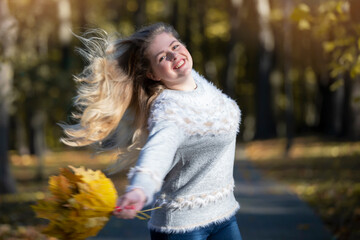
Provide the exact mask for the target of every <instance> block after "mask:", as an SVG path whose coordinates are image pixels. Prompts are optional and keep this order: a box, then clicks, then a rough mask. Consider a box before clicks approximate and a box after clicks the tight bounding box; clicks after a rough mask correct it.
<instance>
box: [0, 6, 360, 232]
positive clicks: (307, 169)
mask: <svg viewBox="0 0 360 240" xmlns="http://www.w3.org/2000/svg"><path fill="white" fill-rule="evenodd" d="M359 10H360V1H358V0H335V1H332V0H198V1H191V0H182V1H180V0H169V1H162V0H0V194H1V195H0V208H1V217H0V237H1V236H2V235H1V234H10V233H9V231H10V230H11V231H15V232H16V234H22V233H20V232H21V231H23V232H25V233H24V234H27V233H26V232H29V231H35V232H36V230H34V229H32V228H27V230H24V229H22V230H19V229H18V227H19V226H20V227H23V226H35V225H38V224H41V222H40V221H38V220H35V219H34V217H33V215H31V214H32V212H31V210H30V209H29V208H28V207H27V205H29V203H31V201H34V200H36V199H41V198H44V197H45V196H46V194H47V191H48V190H47V189H46V184H47V179H48V176H49V175H51V174H57V171H58V168H59V167H64V166H67V165H68V164H73V165H84V166H86V167H92V168H98V169H103V168H104V167H105V166H106V165H107V164H109V163H110V162H111V161H112V156H109V155H101V156H95V157H92V158H91V156H90V154H91V151H90V150H88V149H80V150H77V149H71V148H68V147H65V146H64V145H63V144H61V143H60V142H59V138H60V137H61V136H62V132H61V129H60V127H59V126H58V125H57V123H59V122H62V121H67V122H68V121H69V114H70V112H71V111H72V99H73V97H75V95H76V86H75V84H74V82H73V80H72V76H73V75H76V74H78V73H80V72H81V70H82V68H83V67H84V65H85V64H86V63H85V62H83V61H82V59H81V58H80V56H79V55H78V54H76V52H75V51H74V50H75V48H76V47H81V43H80V42H79V41H78V40H77V39H76V38H75V37H74V36H73V35H72V32H73V33H75V34H81V33H82V32H84V31H86V30H87V29H89V28H102V29H104V30H105V31H107V32H108V33H113V32H118V33H120V35H122V36H128V35H130V34H131V33H133V32H134V31H135V30H136V29H138V28H139V27H140V26H143V25H147V24H150V23H154V22H158V21H162V22H166V23H169V24H172V25H173V26H174V27H175V29H177V31H178V32H179V34H180V36H181V38H182V40H183V41H184V42H185V44H186V45H187V47H188V49H189V50H190V52H191V54H192V56H193V59H194V68H195V69H196V70H197V71H199V72H200V73H201V74H202V75H204V76H205V77H206V78H207V79H208V80H209V81H211V82H213V83H214V84H215V85H217V86H218V87H219V88H221V89H222V90H223V91H224V92H225V93H227V94H228V95H229V96H231V97H232V98H234V99H235V100H236V101H237V103H238V105H239V106H240V108H241V110H242V123H241V130H240V133H239V136H238V137H239V146H241V147H242V148H244V151H245V152H246V154H247V156H248V158H249V159H250V160H252V161H253V162H254V163H255V164H256V166H257V167H259V168H260V169H262V170H264V172H265V173H266V174H267V175H268V176H270V177H274V178H276V179H278V180H280V181H283V182H285V183H287V184H288V185H289V186H291V187H292V188H293V190H294V191H295V192H296V193H297V194H298V195H299V196H300V197H301V198H302V199H304V200H305V201H307V202H308V203H309V204H310V205H311V206H312V207H313V208H314V209H315V210H316V211H317V213H319V214H320V215H321V217H322V219H323V220H324V222H325V223H326V224H327V225H328V226H329V228H330V229H331V231H332V232H333V233H334V234H335V235H336V236H337V237H338V238H339V239H355V238H356V237H359V236H360V235H359V229H360V225H359V222H360V206H359V202H360V183H359V176H360V175H359V174H360V171H359V169H360V164H359V162H360V161H359V160H360V158H359V157H360V143H359V140H360V14H359V13H358V12H359ZM24 203H25V205H24ZM26 204H27V205H26ZM9 206H12V207H14V206H18V207H20V208H18V209H17V212H16V211H15V212H14V211H10V210H9V209H10V208H9ZM21 208H23V211H22V212H23V214H28V215H25V216H26V217H24V216H23V215H21V214H20V215H19V209H21ZM30 216H32V217H30ZM4 229H5V230H4ZM9 229H10V230H9ZM14 229H15V230H14ZM16 229H17V230H16ZM29 229H30V230H29ZM4 236H5V235H4ZM4 239H5V238H4Z"/></svg>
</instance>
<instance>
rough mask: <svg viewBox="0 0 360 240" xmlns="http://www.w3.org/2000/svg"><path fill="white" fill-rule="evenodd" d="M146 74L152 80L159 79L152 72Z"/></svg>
mask: <svg viewBox="0 0 360 240" xmlns="http://www.w3.org/2000/svg"><path fill="white" fill-rule="evenodd" d="M146 76H147V77H148V78H150V79H152V80H154V81H160V80H161V79H160V78H157V77H156V76H155V75H154V74H153V73H152V72H147V73H146Z"/></svg>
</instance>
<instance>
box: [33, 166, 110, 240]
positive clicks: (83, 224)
mask: <svg viewBox="0 0 360 240" xmlns="http://www.w3.org/2000/svg"><path fill="white" fill-rule="evenodd" d="M70 168H71V169H72V171H71V170H70V169H68V168H62V169H61V170H60V175H59V176H51V177H50V179H49V190H50V192H51V194H52V196H51V197H50V198H49V199H44V200H39V201H38V203H37V205H34V206H32V207H33V209H34V210H35V212H36V213H37V216H38V217H40V218H46V219H49V220H50V223H49V225H48V226H47V227H46V228H45V229H44V230H43V233H45V234H46V235H49V236H53V237H56V238H59V239H72V240H82V239H86V238H87V237H89V236H94V235H96V234H97V233H98V232H99V231H100V230H101V229H102V228H103V226H104V225H105V223H106V222H107V221H108V220H109V217H110V215H111V213H112V211H113V210H114V208H115V206H116V199H117V192H116V189H115V187H114V185H113V183H112V181H111V180H110V179H109V178H107V177H106V176H105V175H104V174H103V173H102V172H101V171H99V170H97V171H93V170H86V169H84V168H83V167H80V168H75V167H72V166H70Z"/></svg>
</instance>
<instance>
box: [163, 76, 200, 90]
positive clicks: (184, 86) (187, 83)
mask: <svg viewBox="0 0 360 240" xmlns="http://www.w3.org/2000/svg"><path fill="white" fill-rule="evenodd" d="M166 87H167V88H168V89H171V90H177V91H193V90H194V89H196V87H197V85H196V83H195V80H194V78H193V76H192V75H190V76H189V77H188V78H187V79H186V80H184V81H182V82H181V83H179V84H172V85H171V86H169V85H166Z"/></svg>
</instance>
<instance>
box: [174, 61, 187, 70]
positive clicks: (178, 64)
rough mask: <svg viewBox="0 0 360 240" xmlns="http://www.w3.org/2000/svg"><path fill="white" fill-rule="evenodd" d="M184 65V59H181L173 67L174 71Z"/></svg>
mask: <svg viewBox="0 0 360 240" xmlns="http://www.w3.org/2000/svg"><path fill="white" fill-rule="evenodd" d="M184 63H185V60H184V59H181V60H180V61H179V62H178V63H177V64H176V65H175V67H174V69H179V68H181V67H182V66H183V65H184Z"/></svg>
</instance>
